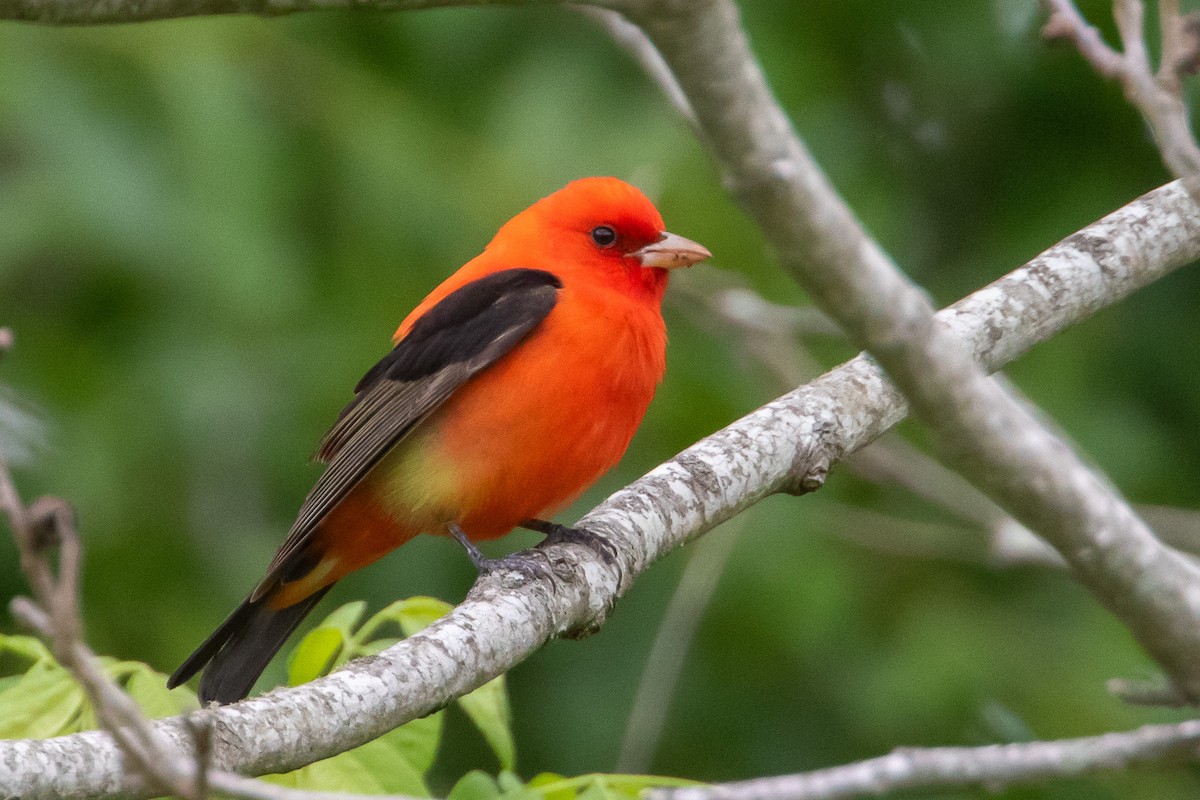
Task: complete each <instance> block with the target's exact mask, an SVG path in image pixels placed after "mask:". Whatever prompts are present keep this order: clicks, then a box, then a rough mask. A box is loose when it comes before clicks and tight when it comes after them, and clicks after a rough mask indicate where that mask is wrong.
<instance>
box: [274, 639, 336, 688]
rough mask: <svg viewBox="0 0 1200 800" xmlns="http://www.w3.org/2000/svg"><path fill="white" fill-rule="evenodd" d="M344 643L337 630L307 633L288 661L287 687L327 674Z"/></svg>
mask: <svg viewBox="0 0 1200 800" xmlns="http://www.w3.org/2000/svg"><path fill="white" fill-rule="evenodd" d="M345 641H346V635H345V634H344V633H343V632H342V631H341V630H338V629H337V628H325V627H319V628H314V629H312V630H311V631H309V632H308V635H307V636H305V637H304V638H303V639H301V640H300V644H298V645H296V649H295V650H293V651H292V655H291V657H290V658H289V659H288V685H289V686H299V685H300V684H302V683H308V682H309V681H311V680H313V679H314V678H319V677H321V676H322V675H324V674H325V673H327V672H328V671H329V670H330V668H332V667H333V663H334V660H335V659H336V658H337V656H338V653H340V652H341V651H342V645H343V644H344V643H345Z"/></svg>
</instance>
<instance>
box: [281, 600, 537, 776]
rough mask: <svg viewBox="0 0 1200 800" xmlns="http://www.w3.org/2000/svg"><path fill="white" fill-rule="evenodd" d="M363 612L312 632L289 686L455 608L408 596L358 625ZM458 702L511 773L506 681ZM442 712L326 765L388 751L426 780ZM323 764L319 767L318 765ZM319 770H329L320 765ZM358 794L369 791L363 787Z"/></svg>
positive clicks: (354, 607) (295, 658) (294, 662)
mask: <svg viewBox="0 0 1200 800" xmlns="http://www.w3.org/2000/svg"><path fill="white" fill-rule="evenodd" d="M366 608H367V604H366V603H364V602H362V601H361V600H360V601H356V602H353V603H348V604H346V605H344V606H342V607H341V608H339V609H337V610H336V611H334V612H333V613H332V614H330V615H329V616H327V617H326V618H325V619H324V620H322V621H321V622H320V623H319V624H318V625H317V626H316V627H315V628H313V629H312V630H311V631H310V632H309V633H308V635H306V636H305V637H304V638H303V639H302V640H301V641H300V643H299V644H298V645H296V648H295V650H293V651H292V654H291V657H290V659H289V661H288V683H290V684H291V685H292V686H295V685H297V684H300V683H304V682H306V681H310V680H312V679H313V678H316V677H318V676H320V675H325V674H327V673H328V672H330V671H331V670H333V669H336V668H337V667H339V666H341V665H342V664H344V663H346V662H347V661H349V660H351V659H353V658H359V657H361V656H367V655H374V654H376V653H378V652H379V651H381V650H383V649H384V648H386V647H390V646H391V645H392V644H394V643H395V642H396V641H397V640H396V639H395V638H394V637H386V636H380V633H381V632H388V631H389V629H394V630H395V632H397V633H400V634H403V635H404V636H412V635H413V634H414V633H416V632H417V631H419V630H421V629H422V628H425V627H427V626H428V625H430V624H432V623H433V622H434V620H436V619H437V618H438V617H441V616H443V615H445V614H446V613H448V612H449V611H450V609H451V608H453V606H451V605H450V604H449V603H445V602H443V601H441V600H437V599H435V598H433V597H410V598H408V599H405V600H397V601H396V602H394V603H392V604H391V605H389V606H387V607H386V608H383V609H382V610H380V611H378V612H377V613H375V614H374V615H373V616H371V617H370V619H368V620H366V621H365V622H362V618H363V614H364V613H365V612H366ZM360 622H361V623H362V624H361V625H360V624H359V623H360ZM458 703H459V705H460V706H461V708H462V710H463V711H464V712H465V713H466V715H467V716H468V717H469V718H470V720H471V721H472V722H473V723H474V724H475V726H476V727H477V728H478V729H479V732H480V733H481V734H482V735H483V738H484V740H485V741H486V742H487V743H488V746H489V747H490V748H491V749H492V752H493V753H494V754H495V756H496V759H497V760H498V761H499V762H500V769H501V770H512V769H514V768H515V767H516V758H517V753H516V744H515V743H514V741H513V734H512V712H511V711H510V709H509V704H508V691H507V689H506V688H505V681H504V676H503V675H501V676H500V677H498V678H496V679H494V680H491V681H488V682H487V683H485V684H484V685H483V686H480V687H479V688H478V689H476V690H475V691H473V692H471V693H470V694H468V695H465V696H463V697H461V698H459V700H458ZM443 713H444V712H442V711H437V712H435V713H433V714H431V715H429V716H428V717H426V718H425V719H423V720H416V721H415V722H410V723H409V724H408V725H404V726H403V727H401V728H398V729H397V730H395V731H392V732H391V733H389V734H387V735H386V736H382V737H380V738H379V739H377V740H375V741H374V742H370V743H369V744H366V745H363V747H360V748H358V749H357V750H352V751H350V752H348V753H343V754H341V755H339V756H336V757H334V758H332V759H328V761H337V760H338V759H349V760H353V761H354V762H355V763H356V764H358V763H361V762H363V761H364V759H367V760H375V761H377V762H378V763H386V762H387V760H388V759H387V755H388V754H389V752H390V753H391V754H392V755H394V756H395V757H397V758H399V759H401V760H403V761H404V762H405V764H406V766H407V767H410V768H411V769H412V771H413V773H414V774H416V775H417V776H418V779H419V776H421V775H424V774H425V773H426V772H427V771H428V770H429V768H430V767H431V766H432V765H433V759H434V755H435V754H436V752H437V744H438V738H439V736H440V734H441V730H442V715H443ZM326 763H327V762H321V764H322V765H325V764H326ZM316 767H318V765H316V764H314V765H312V766H311V767H306V768H305V769H306V770H312V769H314V768H316ZM338 768H339V769H342V770H343V772H344V773H345V774H353V773H354V770H349V768H348V767H347V768H343V767H341V766H339V767H338ZM321 769H323V770H328V769H330V768H329V767H328V766H323V767H321ZM302 771H303V770H301V772H302ZM363 772H364V774H366V773H370V772H371V770H369V769H364V770H363ZM293 774H295V773H293ZM324 774H325V773H322V775H324ZM339 774H342V773H339ZM301 785H306V786H308V788H312V789H318V788H330V789H332V788H333V787H332V786H325V785H324V784H323V783H321V782H320V781H319V780H318V779H317V777H316V776H314V778H313V782H312V783H311V784H301ZM360 791H373V790H371V789H369V788H367V787H363V788H362V789H360ZM394 791H401V790H399V789H397V790H394ZM403 791H404V792H405V793H408V794H413V793H417V790H415V789H405V790H403ZM420 793H421V794H428V790H427V789H425V788H424V786H423V785H421V791H420Z"/></svg>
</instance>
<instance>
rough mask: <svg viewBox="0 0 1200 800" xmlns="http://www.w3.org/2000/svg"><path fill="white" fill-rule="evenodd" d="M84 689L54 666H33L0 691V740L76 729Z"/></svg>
mask: <svg viewBox="0 0 1200 800" xmlns="http://www.w3.org/2000/svg"><path fill="white" fill-rule="evenodd" d="M83 702H84V697H83V690H82V689H80V688H79V685H78V684H76V683H75V681H74V680H72V679H71V676H70V675H68V674H67V671H66V670H64V669H62V668H61V667H59V666H57V665H53V666H42V665H40V664H39V665H35V666H34V668H33V669H32V670H30V671H29V672H27V673H26V674H25V675H24V676H23V677H22V678H21V679H20V680H19V681H17V683H16V684H15V685H13V686H11V687H9V688H8V689H6V690H5V691H4V693H3V694H0V739H46V738H49V737H51V736H60V735H62V734H65V733H74V732H75V731H77V730H79V728H78V720H79V712H80V710H81V709H82V707H83Z"/></svg>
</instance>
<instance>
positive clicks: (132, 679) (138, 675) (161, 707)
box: [124, 662, 200, 719]
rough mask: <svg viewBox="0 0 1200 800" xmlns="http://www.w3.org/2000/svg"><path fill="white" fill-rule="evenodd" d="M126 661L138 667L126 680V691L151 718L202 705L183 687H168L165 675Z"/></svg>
mask: <svg viewBox="0 0 1200 800" xmlns="http://www.w3.org/2000/svg"><path fill="white" fill-rule="evenodd" d="M125 663H133V664H134V665H135V667H136V668H135V669H134V670H133V671H132V672H131V673H130V674H129V677H128V678H127V679H126V680H125V682H124V687H125V691H127V692H129V696H130V697H132V698H133V699H134V700H135V701H136V702H137V704H138V705H139V706H140V707H141V709H142V713H143V714H145V715H146V716H148V717H150V719H162V718H163V717H173V716H175V715H176V714H184V713H186V712H188V711H195V710H196V709H197V708H199V707H200V704H199V703H198V702H197V701H196V697H195V695H193V694H192V693H191V692H189V691H187V690H186V689H183V688H182V687H176V688H174V689H168V688H167V682H166V680H164V678H163V676H162V675H160V674H159V673H157V672H155V671H154V670H153V669H151V668H150V667H148V666H146V665H145V664H141V663H137V662H125Z"/></svg>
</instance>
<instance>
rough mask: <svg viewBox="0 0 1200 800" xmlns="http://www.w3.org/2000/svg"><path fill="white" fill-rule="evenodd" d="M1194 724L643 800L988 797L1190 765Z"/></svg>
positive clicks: (874, 762)
mask: <svg viewBox="0 0 1200 800" xmlns="http://www.w3.org/2000/svg"><path fill="white" fill-rule="evenodd" d="M1198 744H1200V720H1188V721H1186V722H1181V723H1179V724H1176V725H1146V726H1145V727H1142V728H1138V729H1137V730H1132V731H1127V732H1123V733H1106V734H1104V735H1103V736H1089V737H1086V738H1081V739H1060V740H1057V741H1049V742H1023V743H1020V744H993V745H985V746H983V747H929V748H900V749H898V750H895V751H893V752H892V753H889V754H888V755H886V756H880V757H879V758H872V759H868V760H866V761H858V762H855V763H853V764H846V765H845V766H840V767H830V768H828V769H819V770H815V771H813V772H805V773H801V774H799V775H783V776H780V777H777V778H757V779H755V780H749V781H740V782H738V783H726V784H720V785H717V786H711V787H701V786H697V787H687V788H680V789H657V790H655V791H653V792H651V793H650V797H651V800H852V798H856V797H880V796H882V795H890V794H891V793H893V792H900V791H903V790H905V789H924V790H946V789H963V788H968V787H980V788H984V789H987V790H988V791H989V792H995V791H999V790H1000V789H1001V788H1004V787H1007V786H1014V785H1017V784H1022V783H1035V782H1041V781H1045V780H1048V779H1051V778H1077V777H1079V776H1080V775H1086V774H1088V773H1092V772H1104V771H1113V770H1120V769H1126V768H1128V767H1132V766H1135V765H1137V764H1144V763H1147V762H1159V761H1164V760H1166V759H1170V758H1176V759H1186V760H1194V759H1195V756H1196V746H1197V745H1198Z"/></svg>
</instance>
